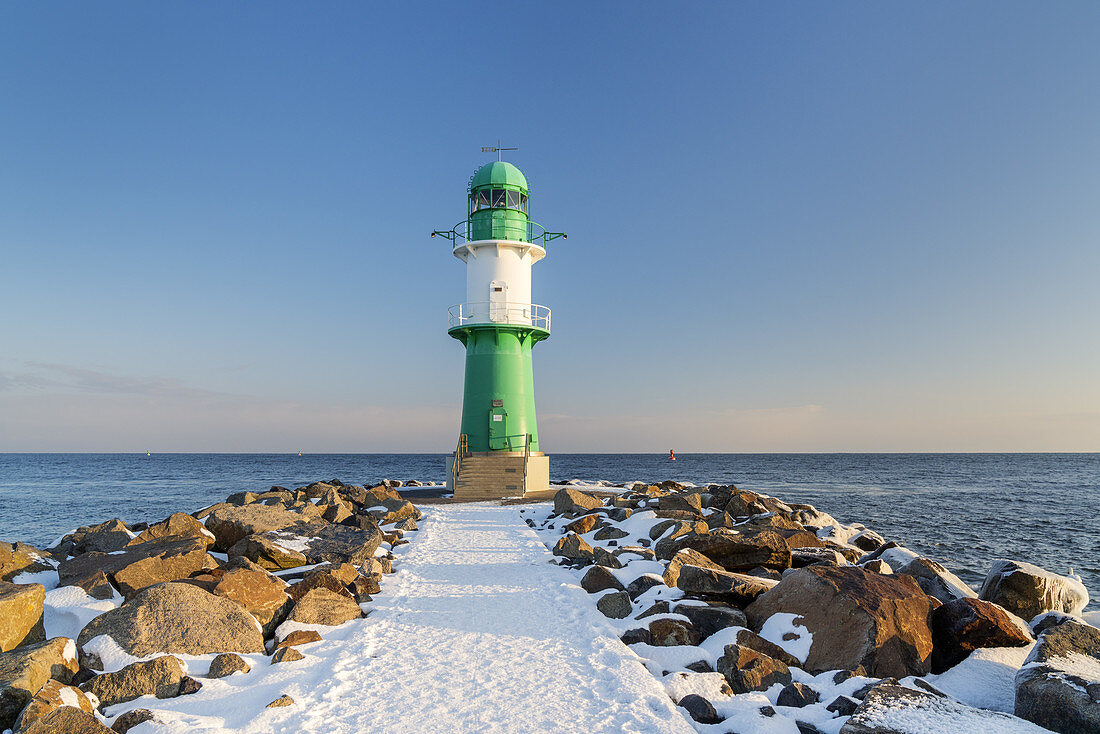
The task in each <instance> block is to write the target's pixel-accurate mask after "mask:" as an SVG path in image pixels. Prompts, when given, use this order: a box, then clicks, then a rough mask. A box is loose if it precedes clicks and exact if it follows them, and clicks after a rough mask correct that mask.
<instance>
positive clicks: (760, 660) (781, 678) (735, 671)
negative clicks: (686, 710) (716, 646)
mask: <svg viewBox="0 0 1100 734" xmlns="http://www.w3.org/2000/svg"><path fill="white" fill-rule="evenodd" d="M717 668H718V672H719V673H721V674H722V675H723V676H724V677H725V679H726V682H727V683H729V686H730V688H732V689H733V692H734V693H735V694H736V693H748V692H750V691H766V690H767V689H769V688H771V687H772V686H773V685H775V684H776V683H782V684H783V685H787V684H788V683H790V682H791V671H790V669H789V668H788V667H787V666H786V665H784V664H783V663H781V662H780V661H778V660H776V659H775V658H772V657H769V656H767V655H765V654H763V653H760V652H757V651H756V650H750V649H749V648H747V647H744V646H742V645H727V646H726V649H725V652H723V654H722V657H720V658H718V665H717Z"/></svg>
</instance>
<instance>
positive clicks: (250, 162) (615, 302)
mask: <svg viewBox="0 0 1100 734" xmlns="http://www.w3.org/2000/svg"><path fill="white" fill-rule="evenodd" d="M1098 27H1100V6H1097V5H1095V4H1089V3H1055V4H1041V5H1040V4H1035V3H1006V2H995V3H993V2H988V3H986V2H981V3H965V4H958V3H921V4H913V5H904V4H900V3H832V4H827V3H817V2H804V3H803V2H792V3H676V4H671V3H555V4H549V3H547V4H534V3H511V4H501V5H499V6H492V7H490V6H485V7H478V8H475V7H473V6H470V5H469V4H460V3H453V4H435V3H397V4H384V5H383V4H377V5H374V4H370V5H368V4H365V3H324V4H309V5H304V4H297V3H218V4H215V3H205V4H197V3H175V4H171V3H137V2H135V3H96V4H92V3H52V4H46V3H22V4H17V3H7V4H4V5H0V89H2V90H3V94H2V95H0V141H2V143H0V313H2V314H4V317H3V318H2V319H0V450H11V451H25V450H45V451H51V450H58V451H61V450H73V451H85V450H87V451H98V450H102V451H137V450H146V449H148V450H152V451H276V452H278V451H297V450H299V449H300V450H302V451H310V452H324V451H334V452H343V451H354V452H359V451H364V452H370V451H430V452H436V451H438V452H443V451H449V450H451V449H452V448H453V445H454V442H455V437H456V434H457V430H458V419H459V409H460V402H461V389H462V367H463V353H462V348H461V345H460V344H459V343H458V342H456V341H454V340H452V339H450V338H448V337H447V336H446V333H445V332H446V309H447V307H448V306H450V305H451V304H454V303H457V302H458V301H460V300H462V298H463V297H464V292H465V280H464V271H463V266H462V263H461V262H460V261H458V260H456V259H454V258H453V257H452V256H451V255H450V253H449V248H448V246H447V243H446V242H441V241H440V240H438V239H435V240H432V239H429V238H428V233H429V232H430V231H431V230H432V229H437V228H448V227H450V226H451V225H453V224H454V223H455V222H456V221H458V220H459V219H460V218H461V217H463V216H464V215H465V200H464V196H465V186H466V182H467V179H468V177H469V175H470V174H471V173H472V172H473V170H474V169H475V168H476V167H477V166H478V165H479V164H481V163H482V162H484V161H485V160H487V159H488V156H486V155H484V154H482V153H480V148H481V146H483V145H491V144H493V143H495V141H496V140H497V139H498V138H501V139H502V140H503V141H504V143H505V144H506V145H517V146H519V148H520V150H519V151H518V152H516V153H514V154H512V155H511V159H512V160H513V162H515V163H516V164H517V165H519V166H520V167H521V168H522V169H523V170H524V171H525V172H526V173H527V175H528V179H529V180H530V182H531V189H532V190H531V197H532V214H533V216H534V218H535V219H537V220H538V221H540V222H543V223H544V224H546V225H548V226H549V227H550V228H551V229H555V230H564V231H567V232H568V233H569V235H570V236H569V239H568V240H567V241H565V242H561V241H558V242H555V243H553V244H552V245H551V247H550V253H549V256H548V257H547V259H546V260H544V261H543V262H541V263H539V264H538V265H537V266H536V268H535V271H534V292H535V296H534V297H535V300H536V301H538V302H540V303H543V304H546V305H548V306H550V307H551V308H553V313H554V333H553V336H552V337H551V339H550V340H548V341H547V342H545V343H543V344H540V345H539V347H538V348H537V349H536V353H535V354H536V356H535V381H536V397H537V405H538V409H539V417H540V433H541V434H542V435H541V438H542V442H543V444H544V445H545V447H546V449H547V450H548V451H550V452H551V453H552V452H555V451H593V452H598V451H641V452H647V451H663V450H667V449H668V448H669V447H670V446H671V447H674V448H676V449H677V451H680V452H685V453H686V452H691V451H1002V450H1003V451H1021V450H1078V451H1094V450H1100V380H1098V379H1097V377H1096V376H1097V375H1100V329H1098V325H1097V320H1098V316H1100V287H1097V281H1098V276H1100V247H1098V246H1097V245H1098V242H1097V241H1098V233H1100V206H1097V202H1098V201H1100V178H1098V175H1097V171H1100V133H1098V131H1100V81H1098V80H1100V47H1098V45H1097V44H1096V29H1097V28H1098Z"/></svg>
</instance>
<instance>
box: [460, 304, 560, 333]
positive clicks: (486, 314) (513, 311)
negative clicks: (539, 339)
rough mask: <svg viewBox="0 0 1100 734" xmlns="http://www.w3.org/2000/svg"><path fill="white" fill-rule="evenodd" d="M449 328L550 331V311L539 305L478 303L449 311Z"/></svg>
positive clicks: (462, 305) (463, 305)
mask: <svg viewBox="0 0 1100 734" xmlns="http://www.w3.org/2000/svg"><path fill="white" fill-rule="evenodd" d="M447 322H448V326H447V328H449V329H453V328H455V327H456V326H466V325H472V324H519V325H522V326H534V327H535V328H536V329H541V330H543V331H550V309H549V308H548V307H546V306H540V305H539V304H537V303H519V302H516V301H477V302H474V303H459V304H455V305H454V306H451V307H450V308H448V309H447Z"/></svg>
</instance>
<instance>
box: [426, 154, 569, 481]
mask: <svg viewBox="0 0 1100 734" xmlns="http://www.w3.org/2000/svg"><path fill="white" fill-rule="evenodd" d="M488 150H491V151H493V152H496V151H497V150H498V149H497V148H490V149H488ZM530 210H531V202H530V198H529V192H528V186H527V178H526V177H525V176H524V175H523V172H522V171H520V170H519V169H518V168H516V167H515V166H514V165H512V164H511V163H508V162H506V161H502V160H496V161H493V162H491V163H486V164H485V165H484V166H482V167H481V168H479V169H478V170H477V171H476V172H475V173H474V175H473V177H472V178H471V179H470V185H469V189H468V196H467V210H466V219H464V220H463V221H461V222H459V223H458V224H457V225H455V226H454V227H453V228H452V229H450V230H446V231H438V230H437V231H435V232H433V233H432V236H433V237H436V236H442V237H445V238H446V239H448V240H450V242H451V244H452V252H453V254H454V255H455V257H457V258H459V259H460V260H462V261H463V262H464V263H466V301H465V302H464V303H460V304H458V305H455V306H452V307H451V308H450V310H449V317H450V318H449V321H450V325H449V329H448V331H447V333H448V334H450V335H451V336H452V337H454V338H455V339H458V340H459V341H460V342H462V345H463V346H464V347H466V381H465V389H464V391H463V396H462V422H461V428H460V429H459V441H458V448H457V449H456V450H455V454H454V456H453V457H452V459H451V462H450V471H449V472H448V477H449V484H450V487H451V491H452V492H453V493H454V496H455V497H456V498H468V499H474V498H490V497H509V496H517V495H521V496H522V495H530V494H532V493H534V492H539V491H546V490H548V489H549V478H550V471H549V466H550V459H549V457H548V456H546V454H545V453H543V452H542V450H541V447H540V445H539V434H538V427H537V424H536V420H535V387H534V375H533V371H532V359H531V350H532V348H533V347H534V346H535V344H537V343H538V342H540V341H542V340H543V339H546V338H547V337H549V336H550V309H548V308H546V307H545V306H540V305H537V304H535V303H533V302H532V299H531V267H532V266H533V265H534V264H535V263H537V262H538V261H539V260H542V259H543V258H544V257H546V244H547V243H548V242H550V241H552V240H555V239H557V238H559V237H562V238H564V237H565V235H564V234H562V233H560V232H547V231H546V229H545V228H544V227H542V226H541V225H539V224H536V223H535V222H533V221H531V217H530Z"/></svg>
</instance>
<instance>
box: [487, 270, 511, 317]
mask: <svg viewBox="0 0 1100 734" xmlns="http://www.w3.org/2000/svg"><path fill="white" fill-rule="evenodd" d="M489 320H490V321H507V320H508V282H507V281H504V280H494V281H492V282H490V283H489Z"/></svg>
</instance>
